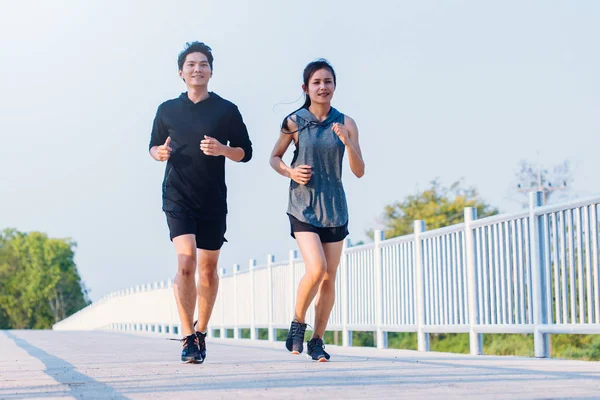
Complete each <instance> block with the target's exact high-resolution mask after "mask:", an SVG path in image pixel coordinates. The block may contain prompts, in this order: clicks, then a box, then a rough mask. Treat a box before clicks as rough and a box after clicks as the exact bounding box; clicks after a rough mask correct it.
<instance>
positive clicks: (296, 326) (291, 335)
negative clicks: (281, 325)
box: [285, 320, 306, 354]
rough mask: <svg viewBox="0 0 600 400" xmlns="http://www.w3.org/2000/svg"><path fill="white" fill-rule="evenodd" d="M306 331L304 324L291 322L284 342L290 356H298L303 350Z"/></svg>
mask: <svg viewBox="0 0 600 400" xmlns="http://www.w3.org/2000/svg"><path fill="white" fill-rule="evenodd" d="M305 331H306V324H303V323H302V322H298V321H296V320H294V321H292V325H290V330H289V331H288V335H287V339H286V341H285V347H286V349H287V350H288V351H289V352H290V353H292V354H300V353H302V351H303V350H304V332H305Z"/></svg>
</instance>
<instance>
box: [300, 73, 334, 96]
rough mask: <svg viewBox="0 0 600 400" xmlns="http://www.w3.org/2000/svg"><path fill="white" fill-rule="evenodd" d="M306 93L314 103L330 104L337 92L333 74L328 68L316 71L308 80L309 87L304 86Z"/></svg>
mask: <svg viewBox="0 0 600 400" xmlns="http://www.w3.org/2000/svg"><path fill="white" fill-rule="evenodd" d="M302 89H303V90H304V92H305V93H306V94H307V95H308V96H309V97H310V101H311V102H312V103H319V104H326V103H330V102H331V99H332V97H333V92H335V84H334V83H333V74H332V73H331V71H329V70H328V69H327V68H321V69H319V70H317V71H315V73H314V74H312V76H311V77H310V79H309V80H308V87H306V85H302Z"/></svg>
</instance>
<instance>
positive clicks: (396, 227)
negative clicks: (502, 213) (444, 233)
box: [367, 179, 498, 238]
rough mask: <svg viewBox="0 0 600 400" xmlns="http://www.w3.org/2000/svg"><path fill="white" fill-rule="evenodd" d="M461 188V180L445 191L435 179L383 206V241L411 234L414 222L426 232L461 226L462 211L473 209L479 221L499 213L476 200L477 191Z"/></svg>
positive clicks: (370, 233)
mask: <svg viewBox="0 0 600 400" xmlns="http://www.w3.org/2000/svg"><path fill="white" fill-rule="evenodd" d="M463 186H464V183H463V181H462V180H459V181H456V182H454V183H453V184H452V185H450V187H449V188H448V187H445V186H443V185H442V184H441V183H440V182H439V180H438V179H435V180H433V181H432V182H431V183H430V187H429V188H428V189H425V190H424V191H422V192H418V193H416V194H414V195H409V196H407V197H406V198H405V199H404V200H403V201H401V202H398V203H395V204H392V205H388V206H386V207H385V210H384V213H383V223H384V225H385V228H384V229H385V237H386V238H391V237H396V236H402V235H407V234H410V233H413V232H414V227H413V221H416V220H424V221H425V223H426V225H427V229H428V230H431V229H436V228H441V227H444V226H448V225H453V224H457V223H460V222H463V220H464V208H465V207H474V208H476V209H477V216H478V217H479V218H482V217H487V216H489V215H494V214H497V213H498V210H497V209H496V208H494V207H492V206H490V205H489V204H487V203H485V202H484V201H483V200H481V199H480V198H479V195H478V193H477V190H475V189H474V188H472V187H467V188H465V187H463ZM367 235H369V236H370V237H373V232H372V231H370V232H367Z"/></svg>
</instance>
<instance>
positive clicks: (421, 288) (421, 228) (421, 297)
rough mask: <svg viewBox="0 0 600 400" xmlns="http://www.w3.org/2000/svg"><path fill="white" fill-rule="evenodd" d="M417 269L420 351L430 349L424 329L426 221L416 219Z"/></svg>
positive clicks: (427, 334)
mask: <svg viewBox="0 0 600 400" xmlns="http://www.w3.org/2000/svg"><path fill="white" fill-rule="evenodd" d="M414 228H415V270H416V278H417V279H416V286H417V287H416V290H415V293H416V295H417V342H418V350H419V351H429V333H428V332H425V331H424V330H423V325H425V282H424V279H423V268H424V265H423V243H422V241H421V233H423V232H425V229H426V227H425V221H419V220H417V221H415V222H414Z"/></svg>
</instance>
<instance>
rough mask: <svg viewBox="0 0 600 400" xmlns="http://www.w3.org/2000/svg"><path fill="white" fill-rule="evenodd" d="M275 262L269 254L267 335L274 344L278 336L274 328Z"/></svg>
mask: <svg viewBox="0 0 600 400" xmlns="http://www.w3.org/2000/svg"><path fill="white" fill-rule="evenodd" d="M274 262H275V256H274V255H272V254H269V255H268V256H267V285H268V289H267V290H268V296H269V314H268V321H269V325H268V328H267V331H268V332H267V334H268V336H269V342H274V341H275V339H276V337H277V335H276V334H275V328H273V263H274Z"/></svg>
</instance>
